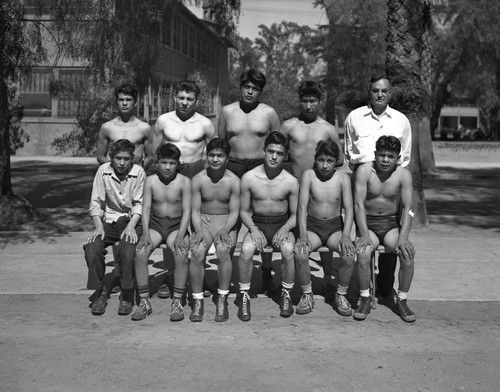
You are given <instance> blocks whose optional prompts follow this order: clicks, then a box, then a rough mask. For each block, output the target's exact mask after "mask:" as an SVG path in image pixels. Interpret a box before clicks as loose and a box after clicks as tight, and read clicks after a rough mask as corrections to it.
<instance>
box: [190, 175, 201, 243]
mask: <svg viewBox="0 0 500 392" xmlns="http://www.w3.org/2000/svg"><path fill="white" fill-rule="evenodd" d="M191 190H192V191H191V193H192V197H191V223H192V225H193V229H194V233H193V234H192V236H191V243H190V246H191V249H193V247H198V245H200V243H201V241H203V240H204V236H203V229H202V227H201V180H200V179H199V178H198V176H195V177H194V178H193V180H192V181H191Z"/></svg>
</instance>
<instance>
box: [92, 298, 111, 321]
mask: <svg viewBox="0 0 500 392" xmlns="http://www.w3.org/2000/svg"><path fill="white" fill-rule="evenodd" d="M106 306H108V293H101V295H100V296H99V297H98V298H97V299H96V300H95V301H94V302H93V303H92V309H91V312H92V314H93V315H94V316H100V315H102V314H104V312H105V311H106Z"/></svg>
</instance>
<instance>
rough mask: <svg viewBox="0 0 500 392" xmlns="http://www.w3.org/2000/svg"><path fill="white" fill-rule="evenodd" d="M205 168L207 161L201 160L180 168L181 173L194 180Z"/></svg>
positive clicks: (182, 164)
mask: <svg viewBox="0 0 500 392" xmlns="http://www.w3.org/2000/svg"><path fill="white" fill-rule="evenodd" d="M204 168H205V161H204V160H203V159H200V160H199V161H197V162H190V163H186V162H183V163H181V164H180V166H179V173H181V174H183V175H185V176H186V177H189V178H193V177H194V176H195V175H197V174H198V173H199V172H201V171H202V170H203V169H204Z"/></svg>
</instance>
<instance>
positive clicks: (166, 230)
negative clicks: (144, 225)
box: [149, 215, 182, 243]
mask: <svg viewBox="0 0 500 392" xmlns="http://www.w3.org/2000/svg"><path fill="white" fill-rule="evenodd" d="M181 218H182V217H180V216H179V217H177V218H167V217H166V216H165V217H159V216H155V215H151V219H150V221H149V228H150V230H154V231H156V232H158V233H159V234H160V235H161V242H162V243H164V242H165V241H167V238H168V236H169V235H170V233H172V232H174V231H175V230H179V227H180V225H181Z"/></svg>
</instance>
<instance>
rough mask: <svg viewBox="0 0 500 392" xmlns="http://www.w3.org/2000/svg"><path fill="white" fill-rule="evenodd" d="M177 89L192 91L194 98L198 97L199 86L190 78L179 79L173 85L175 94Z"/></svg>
mask: <svg viewBox="0 0 500 392" xmlns="http://www.w3.org/2000/svg"><path fill="white" fill-rule="evenodd" d="M179 91H185V92H187V93H194V95H195V97H196V98H199V97H200V93H201V90H200V87H198V85H197V84H196V83H195V82H194V81H192V80H181V81H180V82H179V83H177V84H176V85H175V87H174V94H175V95H177V94H178V93H179Z"/></svg>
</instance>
